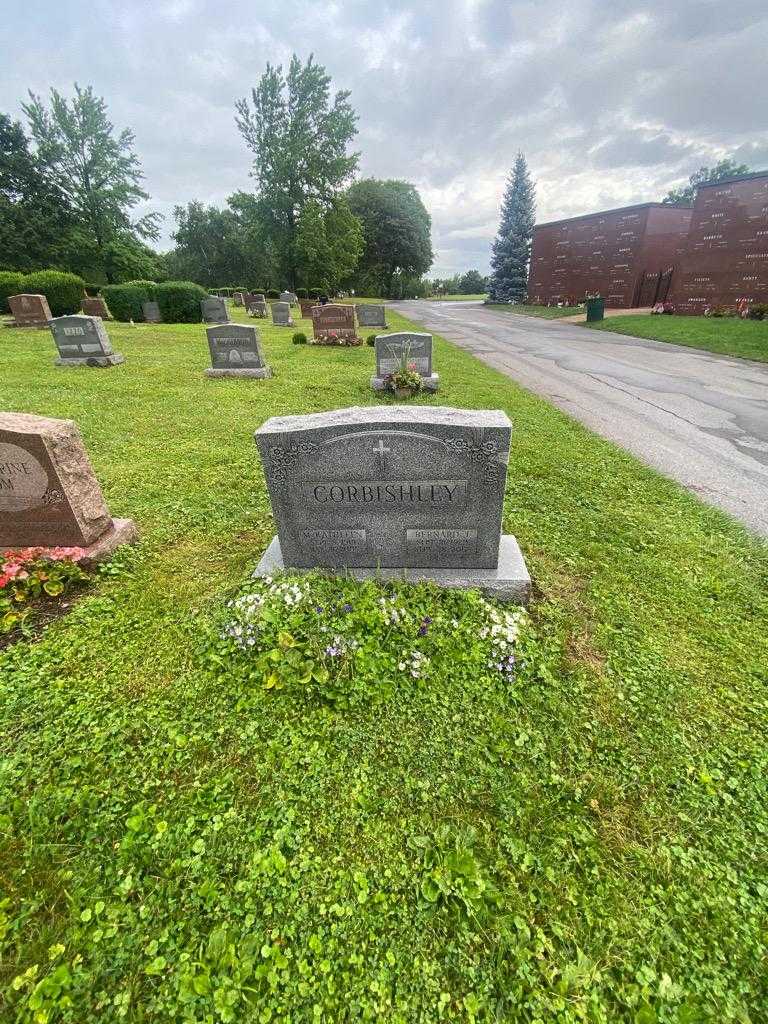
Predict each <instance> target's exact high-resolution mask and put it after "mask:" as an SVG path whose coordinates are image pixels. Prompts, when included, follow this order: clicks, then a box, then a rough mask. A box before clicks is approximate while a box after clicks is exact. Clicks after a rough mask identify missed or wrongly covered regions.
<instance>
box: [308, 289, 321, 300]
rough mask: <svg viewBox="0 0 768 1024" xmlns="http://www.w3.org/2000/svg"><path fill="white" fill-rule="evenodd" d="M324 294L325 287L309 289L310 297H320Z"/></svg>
mask: <svg viewBox="0 0 768 1024" xmlns="http://www.w3.org/2000/svg"><path fill="white" fill-rule="evenodd" d="M322 294H323V289H322V288H310V289H309V297H310V299H319V298H320V296H321V295H322Z"/></svg>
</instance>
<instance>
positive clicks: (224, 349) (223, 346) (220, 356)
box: [205, 324, 272, 379]
mask: <svg viewBox="0 0 768 1024" xmlns="http://www.w3.org/2000/svg"><path fill="white" fill-rule="evenodd" d="M205 333H206V334H207V335H208V347H209V349H210V350H211V366H210V367H209V368H208V369H207V370H206V371H205V375H206V377H259V378H261V379H264V378H265V377H271V376H272V371H271V370H270V368H269V367H268V366H267V365H266V363H265V362H264V353H263V351H262V349H261V340H260V338H259V332H258V331H257V330H256V328H255V327H251V326H250V325H249V324H222V325H220V326H219V327H208V328H206V332H205Z"/></svg>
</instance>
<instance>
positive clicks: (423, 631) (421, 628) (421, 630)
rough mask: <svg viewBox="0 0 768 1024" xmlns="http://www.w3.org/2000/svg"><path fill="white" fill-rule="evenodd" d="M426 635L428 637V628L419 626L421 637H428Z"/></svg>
mask: <svg viewBox="0 0 768 1024" xmlns="http://www.w3.org/2000/svg"><path fill="white" fill-rule="evenodd" d="M426 635H427V627H426V626H419V636H426Z"/></svg>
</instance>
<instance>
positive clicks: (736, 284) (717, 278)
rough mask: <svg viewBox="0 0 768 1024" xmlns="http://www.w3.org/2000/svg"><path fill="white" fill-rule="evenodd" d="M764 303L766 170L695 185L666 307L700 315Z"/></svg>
mask: <svg viewBox="0 0 768 1024" xmlns="http://www.w3.org/2000/svg"><path fill="white" fill-rule="evenodd" d="M743 299H746V300H747V301H748V302H750V303H755V302H760V303H763V302H768V171H763V172H761V173H759V174H749V175H743V176H742V177H738V178H730V179H728V180H725V181H718V182H713V183H712V184H711V185H700V186H699V188H698V191H697V193H696V201H695V203H694V205H693V216H692V217H691V226H690V230H689V232H688V238H687V240H686V245H685V248H684V251H683V253H682V255H681V258H680V261H679V265H678V267H677V269H676V270H675V273H674V277H673V280H672V287H671V289H670V292H669V296H668V300H667V301H668V302H669V304H670V305H671V306H672V307H673V309H674V312H675V313H687V314H697V313H699V314H700V313H703V312H704V310H705V309H706V308H707V307H708V306H735V305H736V304H737V303H738V302H739V301H740V300H743Z"/></svg>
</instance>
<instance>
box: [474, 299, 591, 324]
mask: <svg viewBox="0 0 768 1024" xmlns="http://www.w3.org/2000/svg"><path fill="white" fill-rule="evenodd" d="M488 308H489V309H500V310H504V311H505V312H507V313H519V314H520V315H521V316H535V317H539V318H540V319H542V320H559V319H560V317H563V316H578V315H579V313H583V312H584V306H562V307H560V306H528V305H526V304H525V303H522V302H519V303H515V305H512V306H511V305H509V304H508V303H490V304H489V306H488Z"/></svg>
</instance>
